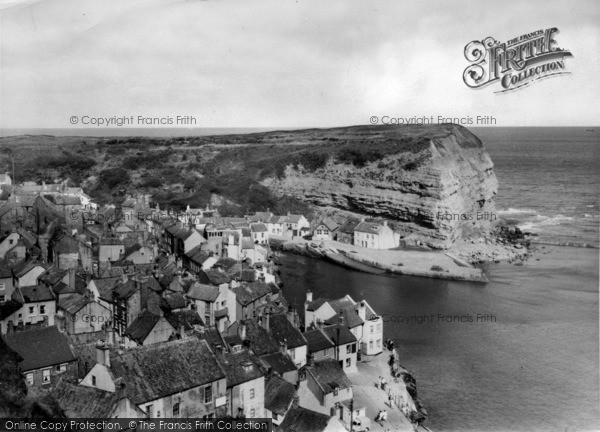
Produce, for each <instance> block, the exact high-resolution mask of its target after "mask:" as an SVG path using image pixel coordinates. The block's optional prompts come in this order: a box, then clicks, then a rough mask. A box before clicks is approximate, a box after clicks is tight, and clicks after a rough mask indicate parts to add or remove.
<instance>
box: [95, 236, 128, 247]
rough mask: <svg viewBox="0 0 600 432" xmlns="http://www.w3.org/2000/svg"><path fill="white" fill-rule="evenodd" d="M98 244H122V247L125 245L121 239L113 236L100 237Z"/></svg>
mask: <svg viewBox="0 0 600 432" xmlns="http://www.w3.org/2000/svg"><path fill="white" fill-rule="evenodd" d="M98 244H99V245H100V246H123V248H124V247H125V243H124V242H123V240H121V239H118V238H113V237H102V238H100V240H99V241H98Z"/></svg>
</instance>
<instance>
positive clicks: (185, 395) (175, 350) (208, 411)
mask: <svg viewBox="0 0 600 432" xmlns="http://www.w3.org/2000/svg"><path fill="white" fill-rule="evenodd" d="M96 349H97V361H98V362H97V363H96V364H95V365H94V367H92V369H91V370H90V371H89V372H88V373H87V375H86V376H85V377H84V378H83V379H82V381H81V383H80V384H81V385H84V386H88V387H95V388H98V389H101V390H105V391H110V392H115V391H116V389H117V388H118V385H119V383H123V384H124V385H125V388H126V389H127V396H128V397H129V398H130V399H131V400H132V401H133V403H134V404H135V405H137V406H138V407H139V408H140V409H141V410H142V411H144V412H146V414H147V415H148V417H150V418H158V417H164V418H192V417H193V418H201V419H204V420H208V419H212V418H217V417H224V416H225V415H226V412H227V384H226V375H225V371H224V370H223V368H222V367H221V365H220V364H219V362H218V361H217V359H216V357H215V355H214V353H213V352H212V351H211V349H210V347H209V346H208V343H207V342H206V341H204V340H202V339H197V338H189V339H181V340H176V341H172V342H166V343H158V344H153V345H148V346H142V347H138V348H133V349H130V350H127V351H124V352H123V353H122V354H118V355H114V356H112V357H113V358H111V353H110V347H109V346H107V345H106V344H98V346H97V347H96Z"/></svg>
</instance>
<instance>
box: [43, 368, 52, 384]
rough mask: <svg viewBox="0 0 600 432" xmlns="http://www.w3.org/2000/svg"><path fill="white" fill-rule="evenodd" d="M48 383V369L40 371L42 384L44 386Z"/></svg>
mask: <svg viewBox="0 0 600 432" xmlns="http://www.w3.org/2000/svg"><path fill="white" fill-rule="evenodd" d="M49 382H50V369H44V370H43V371H42V383H44V384H46V383H49Z"/></svg>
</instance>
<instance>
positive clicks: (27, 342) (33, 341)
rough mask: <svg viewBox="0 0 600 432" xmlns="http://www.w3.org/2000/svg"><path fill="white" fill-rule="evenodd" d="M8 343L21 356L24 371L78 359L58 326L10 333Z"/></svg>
mask: <svg viewBox="0 0 600 432" xmlns="http://www.w3.org/2000/svg"><path fill="white" fill-rule="evenodd" d="M5 337H6V343H7V344H8V345H9V346H10V347H11V348H12V349H13V350H14V351H16V352H17V353H19V355H20V356H21V357H23V361H22V362H21V363H20V364H19V366H20V367H21V370H22V371H23V372H27V371H31V370H34V369H41V368H44V367H48V366H53V365H57V364H61V363H69V362H72V361H75V360H77V359H76V358H75V355H74V354H73V351H72V350H71V347H70V346H69V341H68V339H67V337H66V336H65V335H63V334H62V333H61V332H59V331H58V329H57V328H56V326H51V327H40V328H37V329H31V330H24V331H19V332H15V333H9V334H7V335H6V336H5Z"/></svg>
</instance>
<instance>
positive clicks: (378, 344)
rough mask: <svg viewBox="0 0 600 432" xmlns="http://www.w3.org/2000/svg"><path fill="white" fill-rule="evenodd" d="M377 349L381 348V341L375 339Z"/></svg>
mask: <svg viewBox="0 0 600 432" xmlns="http://www.w3.org/2000/svg"><path fill="white" fill-rule="evenodd" d="M377 348H381V339H377Z"/></svg>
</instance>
